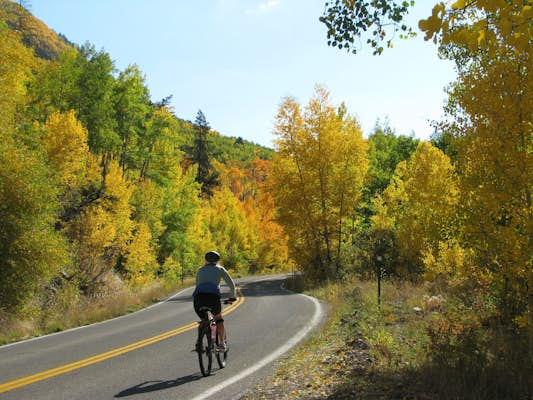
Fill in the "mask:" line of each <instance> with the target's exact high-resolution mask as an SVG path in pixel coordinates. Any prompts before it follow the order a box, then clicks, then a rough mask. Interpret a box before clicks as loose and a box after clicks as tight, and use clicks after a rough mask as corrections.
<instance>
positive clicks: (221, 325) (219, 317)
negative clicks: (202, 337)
mask: <svg viewBox="0 0 533 400" xmlns="http://www.w3.org/2000/svg"><path fill="white" fill-rule="evenodd" d="M215 319H216V321H217V333H218V337H219V338H222V340H224V339H225V338H226V329H225V328H224V319H222V313H219V314H217V315H215Z"/></svg>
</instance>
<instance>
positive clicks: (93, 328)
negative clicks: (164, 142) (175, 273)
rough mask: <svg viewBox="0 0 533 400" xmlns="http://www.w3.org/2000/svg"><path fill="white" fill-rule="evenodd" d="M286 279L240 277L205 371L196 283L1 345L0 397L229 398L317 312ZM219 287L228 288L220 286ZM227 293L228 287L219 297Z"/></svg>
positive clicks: (313, 322)
mask: <svg viewBox="0 0 533 400" xmlns="http://www.w3.org/2000/svg"><path fill="white" fill-rule="evenodd" d="M284 279H285V277H284V276H281V275H278V276H268V277H256V278H247V279H243V280H240V281H238V286H239V287H240V292H241V294H242V296H241V297H240V298H239V301H238V302H236V303H234V304H233V305H232V306H229V308H228V306H226V307H225V310H226V312H227V314H225V316H224V319H225V321H226V323H225V325H226V329H227V331H228V341H229V354H228V364H227V366H226V368H224V369H218V364H217V363H216V360H215V359H214V360H213V366H214V367H213V372H212V375H211V376H209V377H202V375H201V373H200V370H199V366H198V358H197V354H196V353H195V352H193V348H194V342H195V340H196V321H197V320H198V318H197V317H196V314H195V313H194V311H193V309H192V299H191V294H192V288H189V289H186V290H184V291H181V292H180V293H178V294H177V295H175V296H173V297H171V298H170V299H168V300H166V301H164V302H162V303H159V304H157V305H154V306H152V307H149V308H147V309H144V310H142V311H138V312H136V313H133V314H129V315H126V316H123V317H120V318H115V319H113V320H110V321H106V322H102V323H98V324H94V325H90V326H86V327H82V328H77V329H73V330H69V331H65V332H60V333H58V334H53V335H49V336H45V337H41V338H37V339H33V340H28V341H24V342H20V343H15V344H11V345H6V346H2V347H0V399H2V400H4V399H5V400H8V399H9V400H14V399H17V400H41V399H42V400H44V399H51V400H60V399H65V400H66V399H69V400H73V399H91V400H93V399H94V400H96V399H98V400H99V399H121V398H122V399H131V400H138V399H150V400H156V399H174V400H175V399H187V400H191V399H194V400H200V399H208V398H211V399H217V400H223V399H235V398H238V397H239V396H240V395H241V394H242V393H243V392H244V391H245V390H246V389H247V388H249V387H250V386H251V385H253V384H255V383H257V382H259V381H260V380H261V379H262V378H264V376H265V375H266V374H267V373H268V372H269V367H271V366H272V363H273V362H274V360H276V359H277V358H279V357H280V356H281V355H282V354H284V353H286V352H287V351H288V350H289V349H290V348H291V347H293V346H294V345H296V344H297V343H298V342H299V341H300V340H302V339H303V338H304V337H305V336H306V335H307V334H308V333H309V331H310V330H311V329H313V328H315V327H316V326H317V325H318V324H319V323H320V322H321V321H322V319H323V317H324V312H323V308H322V306H321V305H320V303H319V302H318V301H317V300H315V299H313V298H310V297H307V296H303V295H299V294H295V293H292V292H289V291H287V290H285V289H284V288H283V285H282V284H283V281H284ZM223 293H224V288H223ZM223 296H224V294H223Z"/></svg>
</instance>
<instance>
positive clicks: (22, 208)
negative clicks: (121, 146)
mask: <svg viewBox="0 0 533 400" xmlns="http://www.w3.org/2000/svg"><path fill="white" fill-rule="evenodd" d="M0 162H1V164H2V168H0V204H2V207H0V254H1V257H0V309H4V310H6V311H10V312H17V311H20V310H21V309H22V308H23V307H24V306H25V305H26V304H27V303H28V302H29V301H30V300H31V299H32V298H33V297H34V296H35V295H36V294H37V293H39V292H40V291H41V290H42V288H43V286H44V285H46V283H47V282H49V280H50V279H51V278H52V277H53V276H54V275H55V274H57V273H58V272H59V270H60V269H61V268H65V267H66V266H67V265H68V256H67V246H66V243H65V242H64V241H63V239H62V238H61V236H60V235H58V233H57V232H55V231H54V223H55V221H56V218H57V209H58V208H59V203H58V201H57V196H58V192H57V188H56V187H55V186H54V184H53V179H51V174H50V172H49V171H48V169H47V168H46V166H45V162H44V159H43V157H42V156H40V155H39V154H38V153H35V152H31V151H30V150H28V149H25V148H23V147H19V146H17V145H16V144H15V143H14V141H13V140H12V139H10V138H5V137H4V138H2V140H1V141H0Z"/></svg>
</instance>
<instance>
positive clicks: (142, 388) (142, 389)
mask: <svg viewBox="0 0 533 400" xmlns="http://www.w3.org/2000/svg"><path fill="white" fill-rule="evenodd" d="M199 379H202V375H201V374H200V373H196V374H191V375H187V376H183V377H181V378H177V379H171V380H169V381H147V382H143V383H140V384H138V385H135V386H132V387H131V388H128V389H125V390H123V391H122V392H120V393H118V394H116V395H115V398H118V397H127V396H132V395H134V394H141V393H150V392H156V391H159V390H166V389H171V388H174V387H177V386H181V385H184V384H186V383H190V382H194V381H197V380H199Z"/></svg>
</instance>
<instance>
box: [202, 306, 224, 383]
mask: <svg viewBox="0 0 533 400" xmlns="http://www.w3.org/2000/svg"><path fill="white" fill-rule="evenodd" d="M231 303H232V301H230V300H225V301H224V304H231ZM199 311H205V313H206V315H207V318H204V319H202V320H201V321H200V324H199V325H198V338H197V339H196V346H195V350H196V352H197V353H198V362H199V364H200V371H201V372H202V375H203V376H209V375H211V369H212V366H213V354H215V356H216V359H217V362H218V366H219V367H220V368H221V369H222V368H224V367H225V366H226V361H227V358H228V347H227V345H226V350H225V351H224V352H222V351H219V350H218V347H219V345H220V344H221V343H222V342H221V338H220V337H219V336H218V332H217V324H216V320H215V316H214V315H213V310H212V309H211V307H208V306H203V307H200V309H199ZM223 343H226V334H224V342H223Z"/></svg>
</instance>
